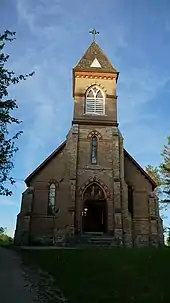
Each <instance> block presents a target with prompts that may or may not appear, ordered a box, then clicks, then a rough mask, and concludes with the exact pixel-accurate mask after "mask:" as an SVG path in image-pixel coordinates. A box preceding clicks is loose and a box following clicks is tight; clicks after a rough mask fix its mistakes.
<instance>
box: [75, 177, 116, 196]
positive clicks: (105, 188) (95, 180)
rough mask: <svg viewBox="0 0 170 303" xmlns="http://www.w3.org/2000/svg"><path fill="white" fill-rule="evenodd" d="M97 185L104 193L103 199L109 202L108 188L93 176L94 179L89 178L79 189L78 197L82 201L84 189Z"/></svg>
mask: <svg viewBox="0 0 170 303" xmlns="http://www.w3.org/2000/svg"><path fill="white" fill-rule="evenodd" d="M93 183H95V184H97V185H99V186H100V187H101V188H102V189H103V191H104V193H105V199H106V200H110V199H111V193H110V191H109V188H108V186H107V185H106V184H105V183H104V182H103V181H102V180H101V179H100V178H98V177H97V176H94V177H90V178H89V179H88V180H87V181H86V182H85V183H84V184H83V185H82V186H81V187H80V188H79V195H80V197H81V199H82V200H83V194H84V191H85V190H86V188H87V187H88V186H89V185H90V184H93Z"/></svg>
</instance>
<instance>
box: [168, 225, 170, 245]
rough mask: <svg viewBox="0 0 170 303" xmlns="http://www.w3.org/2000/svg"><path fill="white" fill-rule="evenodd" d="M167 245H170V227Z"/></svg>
mask: <svg viewBox="0 0 170 303" xmlns="http://www.w3.org/2000/svg"><path fill="white" fill-rule="evenodd" d="M167 245H168V246H170V228H168V237H167Z"/></svg>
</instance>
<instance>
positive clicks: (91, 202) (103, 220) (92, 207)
mask: <svg viewBox="0 0 170 303" xmlns="http://www.w3.org/2000/svg"><path fill="white" fill-rule="evenodd" d="M82 224H83V226H82V227H83V232H106V231H107V207H106V199H105V194H104V191H103V190H102V188H101V187H100V186H99V185H98V184H96V183H93V184H91V185H89V186H88V187H87V189H86V190H85V192H84V195H83V212H82Z"/></svg>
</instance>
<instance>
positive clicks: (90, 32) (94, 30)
mask: <svg viewBox="0 0 170 303" xmlns="http://www.w3.org/2000/svg"><path fill="white" fill-rule="evenodd" d="M89 34H92V35H93V41H96V35H98V34H99V32H97V31H96V29H95V28H93V29H92V30H91V31H89Z"/></svg>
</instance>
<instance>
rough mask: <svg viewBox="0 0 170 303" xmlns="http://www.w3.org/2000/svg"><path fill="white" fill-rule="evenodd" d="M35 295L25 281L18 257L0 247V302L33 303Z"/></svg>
mask: <svg viewBox="0 0 170 303" xmlns="http://www.w3.org/2000/svg"><path fill="white" fill-rule="evenodd" d="M35 299H36V293H35V290H33V289H31V285H30V283H29V282H28V281H27V280H26V279H25V276H24V271H23V269H22V266H21V261H20V259H19V257H18V255H17V254H16V253H15V252H14V251H11V250H8V249H4V248H1V247H0V302H1V303H14V302H16V303H30V302H35Z"/></svg>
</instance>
